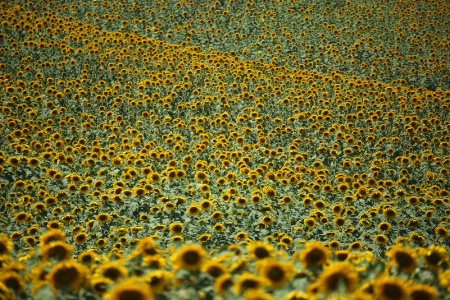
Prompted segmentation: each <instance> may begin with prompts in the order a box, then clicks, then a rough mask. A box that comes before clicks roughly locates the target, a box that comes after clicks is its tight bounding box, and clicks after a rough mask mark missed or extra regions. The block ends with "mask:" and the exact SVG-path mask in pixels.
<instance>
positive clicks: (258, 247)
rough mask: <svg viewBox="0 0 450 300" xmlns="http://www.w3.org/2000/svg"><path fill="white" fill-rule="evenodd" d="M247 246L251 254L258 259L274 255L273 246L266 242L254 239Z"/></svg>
mask: <svg viewBox="0 0 450 300" xmlns="http://www.w3.org/2000/svg"><path fill="white" fill-rule="evenodd" d="M247 248H248V252H249V253H250V255H251V256H252V257H253V258H254V259H256V260H260V259H264V258H268V257H271V256H272V255H273V247H272V246H271V245H269V244H268V243H265V242H261V241H253V242H252V243H250V244H249V245H248V246H247Z"/></svg>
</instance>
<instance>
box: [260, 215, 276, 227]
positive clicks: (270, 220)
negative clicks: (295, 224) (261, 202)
mask: <svg viewBox="0 0 450 300" xmlns="http://www.w3.org/2000/svg"><path fill="white" fill-rule="evenodd" d="M273 221H274V219H273V218H272V217H271V216H263V217H262V219H261V223H262V224H264V225H265V226H268V225H270V224H272V223H273Z"/></svg>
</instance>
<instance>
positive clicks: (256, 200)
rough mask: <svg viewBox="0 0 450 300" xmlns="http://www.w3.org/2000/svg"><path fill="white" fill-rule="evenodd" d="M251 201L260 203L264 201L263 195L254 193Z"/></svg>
mask: <svg viewBox="0 0 450 300" xmlns="http://www.w3.org/2000/svg"><path fill="white" fill-rule="evenodd" d="M250 201H251V202H252V203H253V204H259V203H261V201H262V198H261V195H259V194H253V195H252V197H251V198H250Z"/></svg>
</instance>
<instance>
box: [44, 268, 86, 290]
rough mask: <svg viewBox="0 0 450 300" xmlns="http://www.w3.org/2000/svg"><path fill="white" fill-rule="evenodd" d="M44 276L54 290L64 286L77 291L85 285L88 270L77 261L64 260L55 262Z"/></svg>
mask: <svg viewBox="0 0 450 300" xmlns="http://www.w3.org/2000/svg"><path fill="white" fill-rule="evenodd" d="M46 278H47V280H48V282H49V283H50V286H51V288H52V289H53V290H54V291H56V290H59V289H66V288H70V289H71V290H72V291H78V290H80V289H81V288H83V287H86V286H87V284H88V282H89V279H88V278H89V270H88V269H87V268H86V267H85V266H83V265H82V264H79V263H77V262H74V261H65V262H61V263H58V264H56V265H55V266H54V267H53V269H52V270H51V271H50V273H48V274H47V276H46Z"/></svg>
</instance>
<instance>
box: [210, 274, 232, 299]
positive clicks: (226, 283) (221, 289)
mask: <svg viewBox="0 0 450 300" xmlns="http://www.w3.org/2000/svg"><path fill="white" fill-rule="evenodd" d="M232 286H233V280H232V279H231V275H230V274H229V273H225V274H223V275H221V276H220V277H219V278H217V279H216V282H215V283H214V290H215V291H216V292H217V293H218V294H219V295H221V296H223V295H224V294H225V292H226V291H227V290H228V289H230V288H231V287H232Z"/></svg>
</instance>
